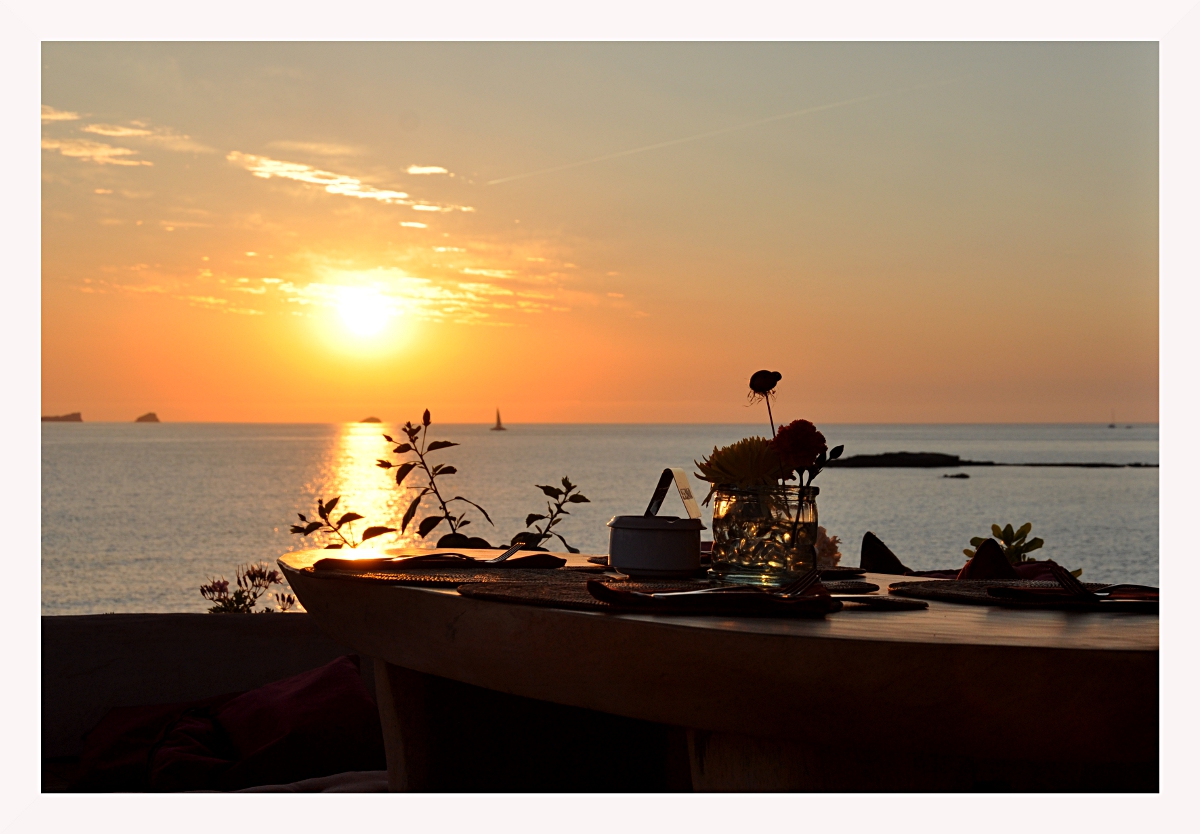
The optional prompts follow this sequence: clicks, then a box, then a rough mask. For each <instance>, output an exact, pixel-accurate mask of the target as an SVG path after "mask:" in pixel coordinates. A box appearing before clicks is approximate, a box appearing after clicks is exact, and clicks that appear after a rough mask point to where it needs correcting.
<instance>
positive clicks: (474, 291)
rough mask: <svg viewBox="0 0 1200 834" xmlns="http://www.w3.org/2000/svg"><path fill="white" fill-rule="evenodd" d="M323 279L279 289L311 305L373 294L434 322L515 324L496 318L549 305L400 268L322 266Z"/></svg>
mask: <svg viewBox="0 0 1200 834" xmlns="http://www.w3.org/2000/svg"><path fill="white" fill-rule="evenodd" d="M317 275H318V280H315V281H312V282H310V283H307V284H301V283H299V282H292V281H285V282H284V283H282V284H280V285H279V290H280V291H281V292H282V293H283V294H284V296H285V298H286V299H287V301H288V302H290V303H293V304H297V305H302V306H306V307H309V308H310V309H312V308H328V309H338V307H339V306H340V305H341V304H342V303H343V302H344V300H345V298H346V296H347V294H350V293H359V294H361V293H370V294H371V296H372V297H373V298H376V299H377V300H378V301H377V303H378V304H380V305H381V306H383V307H385V308H386V309H387V311H388V312H389V313H390V314H391V315H394V316H397V317H402V318H403V317H407V318H411V319H415V320H424V321H430V322H450V323H457V324H487V325H502V326H510V323H509V322H505V321H498V320H496V317H495V316H496V313H497V312H500V311H504V310H519V311H520V312H527V313H538V312H543V311H545V310H548V309H549V307H548V305H546V304H545V303H543V302H540V301H517V300H516V299H513V301H516V303H512V302H505V301H503V300H501V299H504V298H511V297H512V296H514V295H515V294H514V292H513V291H512V290H509V289H507V288H504V287H497V286H495V285H493V284H490V283H486V282H473V283H467V282H462V283H459V282H453V281H440V280H437V279H432V278H423V277H418V276H415V275H411V274H409V273H407V272H405V271H404V270H402V269H399V268H396V267H376V268H373V269H368V270H345V269H341V268H338V267H324V268H322V267H318V268H317Z"/></svg>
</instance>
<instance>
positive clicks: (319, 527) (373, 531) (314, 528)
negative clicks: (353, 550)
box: [292, 495, 396, 550]
mask: <svg viewBox="0 0 1200 834" xmlns="http://www.w3.org/2000/svg"><path fill="white" fill-rule="evenodd" d="M340 500H341V496H340V495H339V496H336V497H334V498H330V499H329V503H325V501H323V500H322V499H320V498H318V499H317V515H318V516H320V519H321V520H320V521H317V520H316V519H314V520H312V521H309V520H308V519H307V518H306V517H305V516H304V513H296V515H298V516H299V517H300V523H299V524H293V525H292V533H298V534H300V535H301V536H309V535H312V534H313V533H325V534H327V535H328V534H330V533H332V534H333V535H335V536H337V537H338V541H335V542H330V543H329V544H327V545H325V549H326V550H340V549H341V548H343V547H358V546H359V545H360V544H362V543H363V542H365V541H367V540H368V539H373V538H375V537H376V536H382V535H383V534H384V533H395V532H396V528H395V527H368V528H367V529H366V530H363V534H362V538H361V539H359V540H358V541H355V540H354V532H353V531H352V530H351V529H350V527H351V525H352V524H353V523H354V522H356V521H358V520H360V519H361V518H362V516H361V515H359V514H358V513H345V514H343V515H342V517H341V518H339V519H338V520H337V521H334V520H333V519H332V518H331V515H330V514H331V513H332V512H333V508H334V507H336V506H337V504H338V501H340ZM343 527H345V528H346V531H347V532H349V533H350V538H346V536H345V534H344V533H342V528H343Z"/></svg>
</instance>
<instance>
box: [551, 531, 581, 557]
mask: <svg viewBox="0 0 1200 834" xmlns="http://www.w3.org/2000/svg"><path fill="white" fill-rule="evenodd" d="M554 535H555V537H556V538H557V539H558V540H559V541H560V542H562V543H563V547H565V548H566V549H567V552H568V553H578V552H579V548H577V547H571V545H569V544H567V540H566V539H564V538H563V537H562V536H560V535H558V533H555V534H554Z"/></svg>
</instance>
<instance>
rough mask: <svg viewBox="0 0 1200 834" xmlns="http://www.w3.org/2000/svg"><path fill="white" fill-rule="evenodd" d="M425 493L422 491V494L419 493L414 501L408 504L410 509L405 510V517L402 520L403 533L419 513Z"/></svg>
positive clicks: (401, 530) (401, 529) (401, 528)
mask: <svg viewBox="0 0 1200 834" xmlns="http://www.w3.org/2000/svg"><path fill="white" fill-rule="evenodd" d="M424 494H425V493H423V492H422V493H421V495H418V496H417V497H416V498H414V499H413V502H412V503H411V504H409V505H408V509H407V510H405V511H404V519H403V520H402V521H401V522H400V532H401V533H403V532H404V531H405V530H407V529H408V523H409V522H410V521H412V520H413V516H414V515H416V514H417V507H419V506H420V505H421V497H422V496H423V495H424Z"/></svg>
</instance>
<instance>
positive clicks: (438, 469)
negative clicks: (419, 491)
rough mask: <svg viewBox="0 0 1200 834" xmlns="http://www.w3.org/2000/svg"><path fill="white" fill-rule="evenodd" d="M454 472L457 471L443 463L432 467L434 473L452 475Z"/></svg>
mask: <svg viewBox="0 0 1200 834" xmlns="http://www.w3.org/2000/svg"><path fill="white" fill-rule="evenodd" d="M456 472H458V470H457V469H455V468H454V467H453V466H450V465H448V464H445V463H439V464H438V465H437V466H435V467H433V474H434V475H453V474H455V473H456Z"/></svg>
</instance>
